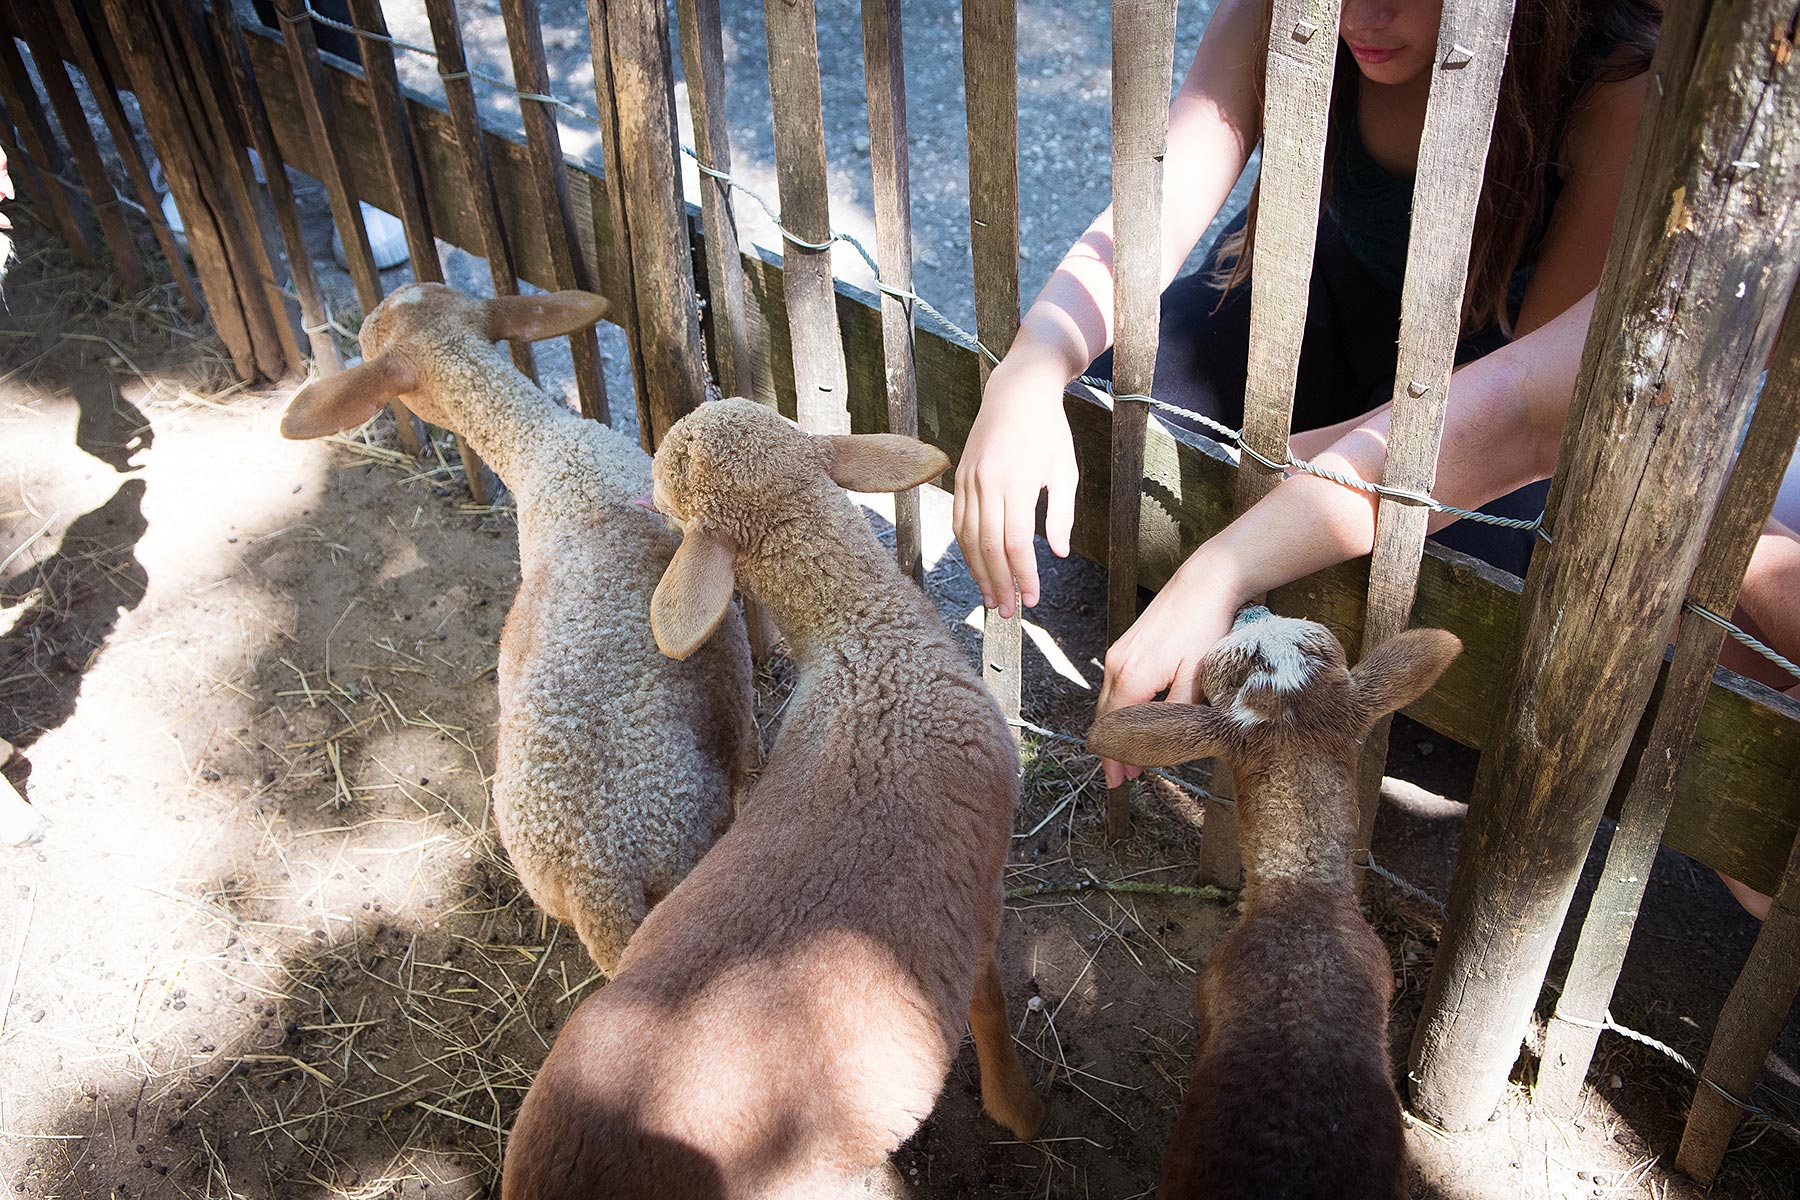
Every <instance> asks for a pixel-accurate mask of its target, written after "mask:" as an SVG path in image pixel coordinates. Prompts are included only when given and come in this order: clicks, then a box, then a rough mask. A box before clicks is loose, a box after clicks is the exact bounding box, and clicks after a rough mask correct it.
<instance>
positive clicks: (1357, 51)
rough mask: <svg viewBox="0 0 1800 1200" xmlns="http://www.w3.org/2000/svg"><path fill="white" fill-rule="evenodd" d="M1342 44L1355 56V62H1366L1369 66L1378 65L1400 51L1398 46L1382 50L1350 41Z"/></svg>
mask: <svg viewBox="0 0 1800 1200" xmlns="http://www.w3.org/2000/svg"><path fill="white" fill-rule="evenodd" d="M1344 45H1346V46H1348V47H1350V53H1351V54H1352V55H1354V56H1355V58H1356V61H1357V62H1359V63H1366V64H1368V65H1369V66H1371V67H1375V66H1380V65H1381V64H1382V63H1384V62H1386V61H1388V60H1389V59H1390V58H1393V57H1394V55H1396V54H1398V53H1400V48H1399V47H1398V46H1396V47H1394V48H1393V49H1391V50H1383V49H1381V48H1379V47H1377V46H1359V45H1357V44H1356V43H1355V42H1350V41H1346V42H1345V43H1344Z"/></svg>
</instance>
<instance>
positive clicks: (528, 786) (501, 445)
mask: <svg viewBox="0 0 1800 1200" xmlns="http://www.w3.org/2000/svg"><path fill="white" fill-rule="evenodd" d="M605 311H606V301H605V300H604V299H602V298H601V297H599V296H595V295H592V294H590V293H587V292H555V293H552V294H550V295H542V296H509V297H505V298H501V299H494V300H474V299H470V298H469V297H467V296H464V295H463V294H462V293H460V292H458V291H456V290H455V289H454V288H448V287H445V286H443V285H442V284H410V285H408V286H406V287H403V288H398V289H396V290H395V291H394V293H393V294H392V295H390V296H389V297H388V298H387V299H386V300H384V301H382V303H381V305H380V307H378V308H377V309H376V310H375V311H374V312H372V313H370V314H369V316H368V319H367V320H365V321H364V322H363V327H362V346H363V353H364V355H365V356H366V361H365V362H364V363H362V364H361V365H360V366H356V367H352V368H350V369H349V370H347V371H344V372H342V373H340V374H338V375H334V376H332V377H331V378H329V379H322V380H318V381H316V382H314V383H312V384H309V385H308V386H307V387H305V388H303V389H301V390H300V392H298V393H297V394H296V395H295V396H294V399H293V401H292V403H291V404H290V405H289V407H288V411H287V413H286V415H285V416H284V417H283V419H282V423H281V431H282V433H283V434H284V435H286V436H288V437H322V436H324V435H325V434H328V433H334V432H336V431H338V430H340V429H348V428H352V427H354V426H356V425H360V424H362V423H363V422H364V421H366V420H368V419H369V418H370V417H372V416H374V415H375V413H377V412H378V411H380V409H381V407H382V406H383V405H385V404H386V403H387V402H388V401H389V400H391V399H393V398H394V397H395V396H397V395H404V396H405V398H406V403H407V405H408V406H409V407H410V408H411V409H412V410H413V411H414V412H416V413H417V414H418V415H419V416H421V417H423V418H424V419H425V420H427V421H430V422H431V423H433V424H435V425H442V426H443V427H445V428H447V429H451V430H454V431H455V432H457V433H458V434H460V435H462V436H463V437H465V438H467V439H468V440H469V441H470V442H471V443H472V444H473V445H474V447H475V449H476V450H477V451H479V452H480V454H481V457H482V458H483V459H484V460H485V461H486V462H487V463H488V464H489V465H490V466H492V467H493V468H494V470H495V471H496V472H498V473H499V475H500V477H501V478H502V479H504V480H505V481H506V485H507V487H508V488H510V489H511V491H512V495H513V501H514V503H515V504H516V505H517V506H518V511H519V575H520V579H519V594H518V597H517V598H516V599H515V600H514V601H513V606H512V609H511V611H510V612H508V613H507V616H506V628H505V630H504V631H503V632H502V633H501V635H500V664H499V671H498V673H499V689H500V719H499V744H498V746H497V748H496V763H495V768H494V817H495V823H496V824H497V825H498V827H499V830H500V838H501V841H502V842H504V843H505V845H506V850H507V853H508V855H509V856H510V857H511V858H512V862H513V866H514V867H515V868H516V869H517V870H518V872H519V878H520V879H521V880H522V881H523V882H524V884H525V888H526V890H527V891H528V892H530V893H531V898H532V899H533V900H535V901H536V902H537V904H538V906H539V907H540V908H542V909H543V910H544V911H545V912H547V913H549V914H550V915H551V916H553V917H555V918H557V919H558V920H560V921H566V922H568V923H569V924H571V925H573V926H574V927H575V931H576V932H577V933H578V934H579V935H580V937H581V941H582V944H583V945H584V946H586V947H587V951H588V954H589V955H590V956H591V957H592V958H593V960H594V962H595V964H596V965H598V966H599V967H600V969H601V970H602V971H605V972H606V973H607V974H608V975H610V974H612V973H613V971H614V970H616V969H617V966H618V961H619V956H620V955H621V954H623V953H624V951H625V944H626V942H627V940H628V939H629V938H630V937H631V935H632V933H633V932H634V931H635V930H636V929H637V927H638V924H639V922H641V921H642V920H643V919H644V914H645V913H646V912H647V911H648V910H649V908H650V906H651V905H653V904H655V903H656V902H657V901H658V900H659V899H660V898H661V897H663V896H665V895H667V894H668V893H669V892H670V891H671V890H672V889H673V888H674V887H675V885H676V884H678V883H680V882H681V880H682V878H683V876H685V875H686V874H687V873H688V871H690V870H691V869H692V868H693V866H694V864H695V863H697V862H699V861H700V856H701V855H703V854H705V853H706V851H707V849H708V848H709V847H711V846H712V844H713V842H714V841H716V840H717V839H718V837H719V835H720V834H722V833H723V832H724V831H725V829H726V827H727V826H728V825H729V824H730V821H731V816H732V807H733V797H734V794H735V792H736V791H737V789H738V787H739V786H740V784H741V782H742V780H743V779H744V777H745V775H746V774H747V772H748V770H749V768H750V767H751V766H752V765H753V764H754V762H755V756H756V750H757V745H758V735H757V732H756V725H755V721H754V697H753V695H752V691H751V670H750V650H749V644H748V642H747V641H746V639H745V636H744V625H743V620H742V618H741V617H740V616H738V615H737V614H736V613H735V612H734V613H732V614H730V616H729V618H728V619H727V620H726V621H723V622H721V625H722V628H720V629H719V631H718V633H717V634H716V636H714V637H713V638H711V639H710V640H709V641H708V642H707V643H706V645H705V646H703V647H701V648H700V649H699V652H698V653H697V654H695V655H694V656H693V657H692V658H691V659H689V660H688V661H687V662H672V661H670V660H669V659H668V658H666V657H664V656H663V655H662V654H661V653H659V652H658V651H657V648H656V645H655V643H654V642H653V641H652V639H651V638H650V636H649V634H648V632H647V631H646V630H645V629H644V620H643V614H644V611H645V610H646V609H647V608H648V607H649V605H650V598H651V596H652V595H653V594H654V592H655V589H656V586H657V583H658V582H659V581H660V580H661V578H662V574H663V571H664V569H665V568H666V567H667V566H668V563H669V560H670V558H671V557H672V556H673V555H674V553H675V548H676V546H677V545H678V544H679V540H678V539H677V538H676V536H675V534H674V532H673V531H672V530H671V529H670V528H669V527H668V522H667V521H666V520H665V519H664V518H663V517H661V516H659V515H658V514H656V513H654V512H650V511H649V510H647V509H646V508H644V507H643V506H642V505H640V504H638V503H636V500H637V499H638V498H640V497H642V496H643V495H644V494H645V493H647V492H648V491H649V490H650V456H649V455H648V454H645V453H644V451H643V450H642V449H640V448H639V447H638V445H637V443H636V442H634V441H632V440H631V439H630V438H628V437H626V436H625V435H624V434H623V433H621V432H619V431H618V430H616V429H610V428H608V427H607V426H605V425H602V424H600V423H599V422H597V421H589V420H584V419H583V418H581V417H579V416H577V415H576V414H575V413H573V412H571V411H570V410H569V409H568V408H567V407H565V406H564V405H562V404H559V403H558V402H556V401H554V400H552V399H551V398H550V397H549V396H546V395H545V394H544V393H543V392H541V391H539V390H538V389H537V388H536V387H534V386H532V383H531V381H530V380H529V379H527V378H525V376H524V375H522V374H520V373H519V372H518V370H517V369H515V368H514V366H513V364H512V360H511V359H510V358H508V357H507V356H506V355H505V354H504V353H502V352H501V351H500V350H499V348H498V347H496V346H495V345H494V343H495V341H497V340H501V339H511V338H524V339H526V340H531V341H536V340H539V339H542V338H547V337H556V336H560V335H562V334H565V333H569V332H571V331H572V330H575V329H581V328H585V327H587V326H589V325H592V324H593V323H594V322H595V321H596V320H598V319H599V318H600V317H601V316H602V315H603V314H604V313H605Z"/></svg>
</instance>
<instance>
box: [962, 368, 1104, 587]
mask: <svg viewBox="0 0 1800 1200" xmlns="http://www.w3.org/2000/svg"><path fill="white" fill-rule="evenodd" d="M1066 382H1067V380H1066V378H1065V377H1064V376H1063V374H1062V371H1061V368H1060V367H1057V366H1055V365H1054V364H1048V363H1043V362H1036V361H1032V360H1031V359H1028V358H1025V359H1014V358H1012V357H1008V358H1007V359H1006V360H1005V361H1003V362H1002V363H1001V364H1000V365H999V366H997V367H995V368H994V370H993V373H992V374H991V375H989V376H988V385H987V391H986V393H985V394H984V395H983V396H982V400H981V411H980V413H979V414H977V416H976V418H975V425H974V427H973V428H972V429H970V431H969V440H968V442H967V443H966V444H965V445H964V447H963V455H962V461H961V462H959V463H958V464H957V466H956V497H955V502H954V508H953V510H952V516H951V521H952V527H953V528H954V529H955V530H956V540H957V541H958V542H959V543H961V545H962V552H963V559H964V561H965V562H967V563H968V566H969V574H970V575H971V576H972V577H973V578H974V580H975V584H976V586H977V587H979V588H980V589H981V602H982V603H983V604H985V605H987V607H989V608H996V607H997V608H998V609H999V610H1000V615H1001V616H1003V617H1010V616H1012V615H1013V583H1014V580H1015V579H1016V580H1017V581H1018V589H1019V593H1020V598H1021V599H1022V600H1023V602H1024V603H1025V605H1026V606H1027V607H1029V606H1031V605H1035V604H1036V603H1037V602H1038V573H1037V554H1036V552H1035V550H1034V548H1033V546H1032V534H1033V532H1034V531H1035V528H1036V525H1037V502H1038V493H1039V492H1042V491H1044V490H1045V489H1048V490H1049V492H1050V504H1049V509H1048V511H1047V512H1046V514H1045V517H1044V536H1045V537H1046V538H1047V539H1048V540H1049V542H1050V549H1051V550H1052V551H1054V552H1055V554H1056V556H1057V557H1058V558H1066V557H1067V556H1068V553H1069V530H1070V527H1071V526H1072V525H1073V524H1074V522H1075V481H1076V478H1077V475H1078V472H1077V471H1076V468H1075V441H1074V438H1073V436H1072V435H1071V434H1070V433H1069V419H1068V417H1066V416H1065V415H1064V414H1063V406H1062V396H1063V386H1064V384H1065V383H1066Z"/></svg>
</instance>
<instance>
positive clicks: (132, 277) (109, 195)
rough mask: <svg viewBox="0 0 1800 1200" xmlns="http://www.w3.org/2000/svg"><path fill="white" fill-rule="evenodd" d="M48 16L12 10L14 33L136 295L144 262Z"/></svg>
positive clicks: (1, 25)
mask: <svg viewBox="0 0 1800 1200" xmlns="http://www.w3.org/2000/svg"><path fill="white" fill-rule="evenodd" d="M49 15H50V14H49V13H48V12H46V11H44V10H42V9H34V8H33V7H32V6H29V5H26V6H21V7H20V8H19V9H18V11H17V19H18V20H19V21H20V23H21V28H20V29H19V30H18V31H17V32H18V33H22V34H23V35H24V38H25V45H26V46H27V47H28V48H29V49H30V50H31V57H32V60H33V61H34V62H35V63H36V64H37V69H38V78H39V79H41V80H42V81H43V83H44V91H45V93H46V94H48V96H49V97H50V106H51V107H52V108H54V109H55V110H56V120H57V122H58V123H59V124H60V125H61V126H62V133H63V139H64V140H65V141H67V142H68V143H69V154H70V156H71V157H72V158H74V160H75V171H76V174H77V175H78V176H79V177H80V179H81V186H82V187H84V188H86V189H87V194H88V203H89V204H90V205H92V206H93V209H94V218H95V220H96V221H97V222H98V223H99V226H100V234H101V236H102V237H104V238H105V239H106V248H107V249H108V250H110V251H111V252H112V258H113V269H114V270H116V271H117V272H118V273H119V279H120V281H121V282H122V283H123V284H124V285H125V290H126V292H127V293H129V294H131V295H136V294H137V293H139V292H142V291H143V290H145V289H146V288H148V287H149V286H150V276H149V275H148V274H146V273H145V271H144V262H143V259H141V258H140V257H139V256H138V250H137V243H136V242H135V241H133V240H132V237H131V230H130V229H128V228H126V225H125V211H124V208H123V207H122V206H121V205H120V204H119V197H118V195H117V194H116V193H115V192H114V191H113V185H112V180H111V178H109V177H108V176H107V174H106V164H105V163H103V162H101V161H100V147H99V146H98V145H97V144H96V143H95V141H94V133H93V130H91V129H89V128H88V120H87V113H86V112H85V111H83V109H82V107H81V98H80V97H79V96H77V95H76V94H75V85H74V83H73V82H72V81H71V80H70V79H69V72H68V68H67V67H65V66H64V65H63V60H62V55H61V53H60V52H59V51H58V50H57V48H56V46H55V45H54V44H52V42H51V36H50V29H49V27H48V25H47V24H46V21H47V20H48V19H49ZM10 19H11V18H9V17H8V16H7V15H6V14H4V13H0V38H6V39H7V40H9V41H10V40H11V39H12V38H13V37H14V35H15V31H14V30H13V29H11V28H10V27H9V26H8V21H9V20H10Z"/></svg>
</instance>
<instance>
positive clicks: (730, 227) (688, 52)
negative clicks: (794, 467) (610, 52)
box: [675, 0, 780, 666]
mask: <svg viewBox="0 0 1800 1200" xmlns="http://www.w3.org/2000/svg"><path fill="white" fill-rule="evenodd" d="M675 7H676V20H677V21H679V22H680V25H681V58H682V63H683V66H684V67H685V70H686V74H687V93H688V113H689V115H690V116H691V117H692V118H693V122H694V148H695V151H696V153H697V154H698V158H697V159H696V161H697V162H698V163H699V166H700V220H701V223H702V225H703V226H704V228H705V231H706V233H705V242H706V246H705V264H704V269H705V272H706V287H705V297H706V318H705V322H704V328H705V329H706V330H707V331H708V336H707V348H708V350H710V351H711V356H712V361H713V368H714V370H716V371H717V372H718V382H719V387H720V388H721V389H722V390H723V392H724V394H725V395H727V396H746V397H754V396H756V395H757V394H758V389H757V386H756V358H755V355H754V353H753V352H752V350H751V347H750V325H749V318H748V316H747V315H746V311H745V310H746V306H747V303H748V295H747V293H746V292H745V290H744V260H743V257H742V256H741V254H740V253H739V251H738V235H737V217H736V215H735V209H734V207H733V205H732V203H731V185H730V184H729V183H727V182H726V181H725V180H724V179H722V178H720V176H721V175H729V174H730V173H731V136H730V129H729V126H728V123H727V121H726V118H725V35H724V30H723V29H722V28H721V23H720V19H719V0H676V6H675ZM709 172H712V173H709ZM678 177H679V176H678ZM769 391H770V392H771V393H772V392H773V388H772V387H771V388H770V389H769ZM770 403H771V404H772V403H773V400H771V401H770ZM744 624H745V626H746V627H747V629H748V631H749V634H750V660H751V662H753V663H755V664H757V665H758V666H760V665H761V664H762V663H763V662H765V661H766V660H767V659H768V657H769V650H770V648H771V647H772V646H773V645H774V643H775V642H776V641H778V640H779V639H780V634H779V632H778V631H777V630H776V629H775V623H774V621H773V620H772V619H770V617H769V615H768V612H767V610H766V609H764V608H763V606H762V605H761V604H760V603H758V602H757V600H756V598H755V597H753V596H745V597H744Z"/></svg>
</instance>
